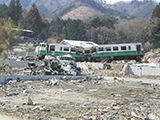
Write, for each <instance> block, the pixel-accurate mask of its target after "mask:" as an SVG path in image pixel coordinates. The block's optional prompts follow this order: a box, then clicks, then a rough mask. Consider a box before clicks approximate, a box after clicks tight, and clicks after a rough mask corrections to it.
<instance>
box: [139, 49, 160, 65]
mask: <svg viewBox="0 0 160 120" xmlns="http://www.w3.org/2000/svg"><path fill="white" fill-rule="evenodd" d="M141 61H142V63H160V48H158V49H151V50H150V51H149V52H147V53H145V55H144V56H143V58H142V60H141Z"/></svg>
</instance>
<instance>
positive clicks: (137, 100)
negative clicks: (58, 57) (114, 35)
mask: <svg viewBox="0 0 160 120" xmlns="http://www.w3.org/2000/svg"><path fill="white" fill-rule="evenodd" d="M110 65H111V69H94V70H93V69H90V70H89V71H87V72H85V71H83V73H82V74H83V75H85V74H86V75H96V76H101V77H97V78H96V79H90V78H87V77H86V78H83V79H78V80H65V79H64V80H55V79H49V80H37V81H30V80H28V81H23V80H20V81H17V80H11V81H9V82H8V83H7V84H0V111H1V115H0V118H3V119H6V120H8V119H13V120H22V119H23V120H28V119H29V120H30V119H31V120H32V119H33V120H142V119H143V120H149V119H155V120H158V119H160V114H159V113H160V85H158V84H149V83H142V82H133V81H124V80H123V79H117V77H126V78H127V77H133V78H135V79H136V78H139V76H134V75H128V76H123V74H122V68H123V65H124V64H113V63H112V64H110ZM104 76H112V79H110V80H106V79H104V78H103V77H104ZM143 77H146V79H147V77H148V76H143ZM152 78H154V77H153V76H152ZM155 79H157V80H159V77H156V78H155Z"/></svg>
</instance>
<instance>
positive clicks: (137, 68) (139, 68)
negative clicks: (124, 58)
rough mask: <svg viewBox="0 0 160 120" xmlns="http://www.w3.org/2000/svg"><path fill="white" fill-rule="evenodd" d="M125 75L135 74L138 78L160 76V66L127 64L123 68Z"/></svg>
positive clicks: (154, 64) (156, 64)
mask: <svg viewBox="0 0 160 120" xmlns="http://www.w3.org/2000/svg"><path fill="white" fill-rule="evenodd" d="M123 74H124V75H127V74H133V75H138V76H146V75H150V76H160V64H158V63H145V64H132V65H129V64H126V65H125V66H124V68H123Z"/></svg>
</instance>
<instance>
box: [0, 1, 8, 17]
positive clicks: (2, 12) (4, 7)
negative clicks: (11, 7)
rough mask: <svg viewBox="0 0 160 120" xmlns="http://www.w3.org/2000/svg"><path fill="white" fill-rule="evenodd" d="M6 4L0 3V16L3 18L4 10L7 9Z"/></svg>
mask: <svg viewBox="0 0 160 120" xmlns="http://www.w3.org/2000/svg"><path fill="white" fill-rule="evenodd" d="M7 8H8V7H7V5H5V4H3V5H1V4H0V18H4V17H5V14H4V13H5V11H6V10H7Z"/></svg>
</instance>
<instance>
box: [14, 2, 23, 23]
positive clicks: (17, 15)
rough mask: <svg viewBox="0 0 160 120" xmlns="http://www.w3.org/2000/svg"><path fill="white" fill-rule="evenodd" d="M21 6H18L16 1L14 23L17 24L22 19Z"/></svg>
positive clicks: (18, 3)
mask: <svg viewBox="0 0 160 120" xmlns="http://www.w3.org/2000/svg"><path fill="white" fill-rule="evenodd" d="M22 12H23V11H22V6H21V4H20V1H19V0H16V4H15V20H14V21H15V23H16V24H18V21H19V20H20V18H21V17H22Z"/></svg>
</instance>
